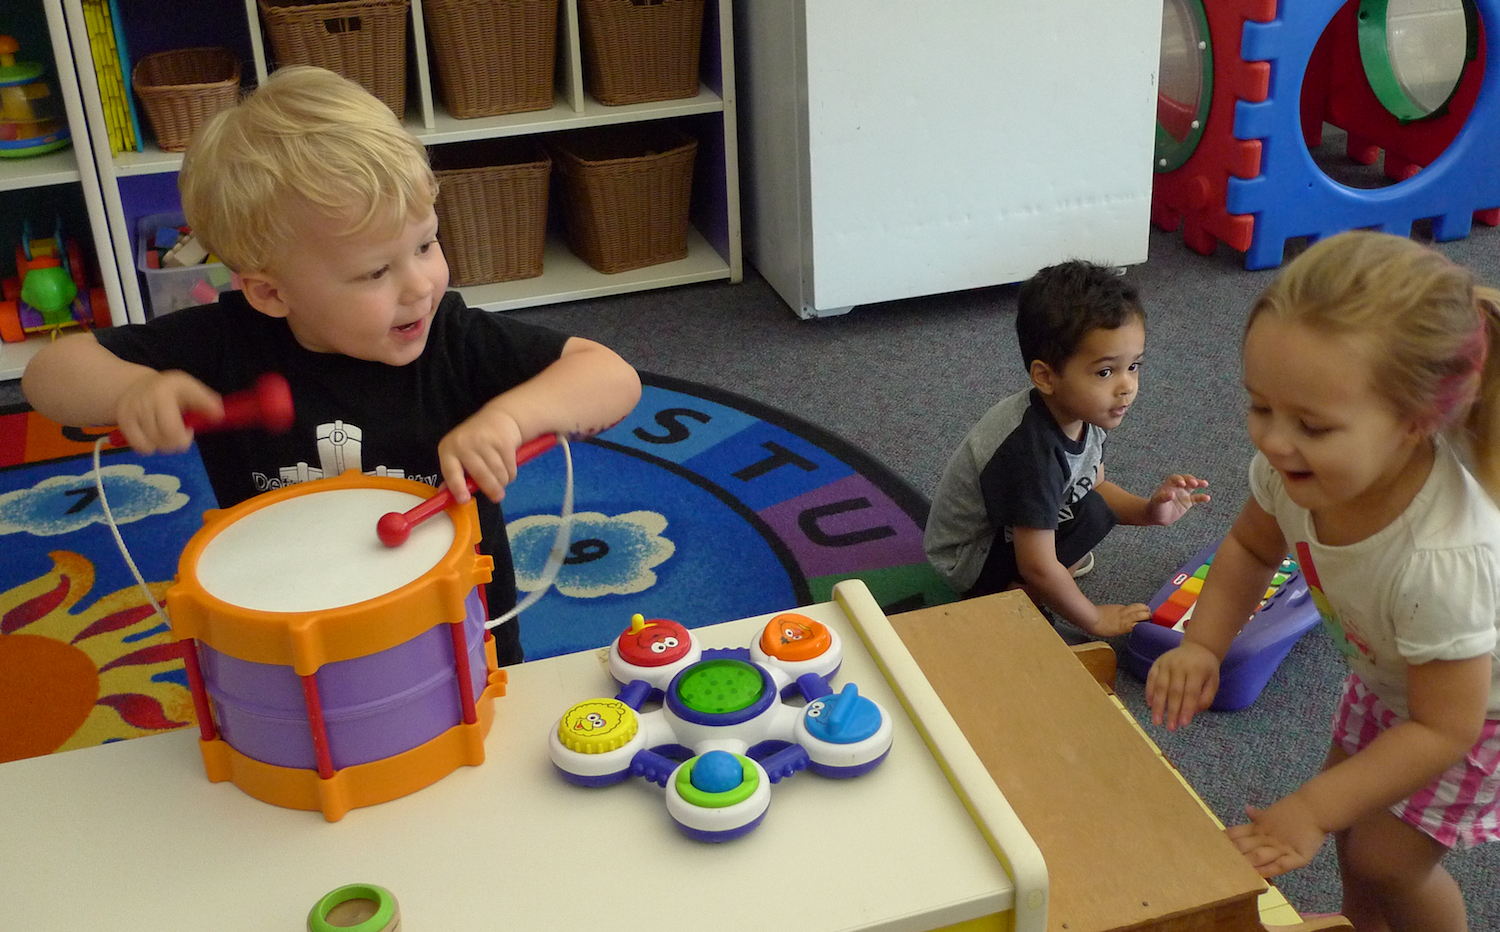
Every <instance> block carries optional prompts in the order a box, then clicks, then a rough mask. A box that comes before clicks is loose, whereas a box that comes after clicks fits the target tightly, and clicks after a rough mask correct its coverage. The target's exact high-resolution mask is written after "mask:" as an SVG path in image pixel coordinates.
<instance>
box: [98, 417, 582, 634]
mask: <svg viewBox="0 0 1500 932" xmlns="http://www.w3.org/2000/svg"><path fill="white" fill-rule="evenodd" d="M108 439H109V438H107V437H100V438H99V439H98V440H97V441H95V442H94V490H95V491H96V492H98V494H99V507H101V508H103V509H104V520H105V522H106V523H108V524H109V532H110V533H111V534H113V535H114V538H115V545H116V546H117V547H119V548H120V555H121V556H123V557H124V558H125V565H126V566H128V567H130V574H131V575H132V576H134V577H135V582H136V585H138V586H140V587H141V591H142V592H144V593H145V594H146V599H147V600H148V601H149V602H150V603H151V607H152V608H153V609H155V610H156V614H158V615H160V616H161V618H162V619H163V620H166V618H167V613H166V611H165V610H163V609H162V607H161V604H160V603H159V602H157V601H156V596H155V595H153V594H152V592H151V587H150V586H148V585H147V584H146V579H145V577H143V576H142V575H141V570H140V567H138V566H136V565H135V558H134V557H132V556H131V555H130V548H128V547H126V546H125V539H124V538H123V537H121V536H120V527H119V525H118V524H116V523H115V515H114V512H112V511H111V510H110V508H109V498H108V497H107V496H106V495H105V494H104V473H103V472H102V471H101V469H100V465H99V452H100V450H102V449H103V448H104V444H105V442H106V441H107V440H108ZM557 443H558V446H560V447H562V455H563V465H564V469H565V473H564V481H563V500H562V509H561V510H560V511H559V513H558V519H559V520H558V523H557V537H556V538H555V539H554V540H553V541H552V551H551V552H550V553H548V554H547V563H546V565H544V566H543V567H542V576H541V580H540V582H539V584H538V585H537V587H536V588H535V589H533V590H531V592H530V593H528V594H527V596H526V598H524V599H522V600H521V602H520V604H518V605H517V606H516V607H515V608H513V609H511V610H510V611H508V612H506V613H505V614H504V615H501V616H500V617H499V618H493V619H491V620H489V621H487V622H485V623H484V626H485V628H486V629H490V628H494V627H497V626H499V625H502V624H504V623H505V622H507V621H510V620H511V619H512V618H514V617H516V616H517V615H519V614H521V612H523V611H525V610H526V609H528V608H530V607H531V606H533V605H535V604H536V602H537V600H538V599H540V598H541V597H542V596H544V595H546V594H547V590H549V589H551V588H552V583H553V582H555V581H556V580H557V574H558V573H559V572H561V571H562V567H563V561H564V560H566V559H567V557H568V547H569V545H570V544H571V543H572V535H573V451H572V450H571V449H570V448H569V447H568V438H567V437H565V436H563V435H562V434H558V435H557Z"/></svg>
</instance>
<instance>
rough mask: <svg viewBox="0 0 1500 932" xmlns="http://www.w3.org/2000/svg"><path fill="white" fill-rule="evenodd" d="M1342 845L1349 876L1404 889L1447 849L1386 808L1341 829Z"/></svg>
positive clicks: (1372, 886) (1375, 886)
mask: <svg viewBox="0 0 1500 932" xmlns="http://www.w3.org/2000/svg"><path fill="white" fill-rule="evenodd" d="M1338 845H1339V861H1340V863H1341V864H1342V867H1343V871H1344V874H1345V876H1346V878H1348V879H1350V880H1354V881H1356V882H1358V883H1360V884H1361V885H1363V886H1365V887H1367V888H1370V889H1375V890H1391V891H1394V890H1400V889H1402V888H1404V887H1408V886H1410V885H1412V884H1414V883H1420V882H1422V881H1423V880H1424V879H1425V878H1426V877H1427V875H1428V873H1429V872H1430V871H1431V870H1432V869H1433V868H1434V867H1435V866H1437V864H1438V862H1439V861H1441V860H1442V858H1443V855H1444V854H1445V853H1446V852H1447V849H1446V848H1444V847H1443V846H1442V845H1440V844H1438V842H1436V841H1435V840H1433V839H1432V838H1431V837H1429V836H1428V835H1425V834H1423V833H1422V832H1421V831H1420V830H1419V829H1417V828H1416V827H1415V826H1412V825H1409V824H1408V823H1406V822H1403V821H1401V820H1400V819H1398V818H1397V817H1396V816H1395V815H1393V814H1392V813H1391V812H1389V811H1386V810H1382V811H1381V812H1378V813H1374V814H1371V815H1368V816H1366V817H1365V818H1363V819H1361V820H1360V821H1359V822H1356V823H1355V824H1354V825H1352V826H1350V827H1349V829H1348V830H1347V831H1345V832H1342V833H1340V835H1339V840H1338Z"/></svg>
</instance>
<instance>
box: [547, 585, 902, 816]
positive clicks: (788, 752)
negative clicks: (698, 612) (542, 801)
mask: <svg viewBox="0 0 1500 932" xmlns="http://www.w3.org/2000/svg"><path fill="white" fill-rule="evenodd" d="M842 660H843V648H842V645H841V642H840V640H839V637H838V635H837V634H836V633H835V632H833V631H832V630H830V629H829V628H828V627H827V626H826V625H824V624H823V623H822V622H819V621H815V620H813V619H811V618H808V617H807V616H805V615H800V614H797V613H795V612H786V613H783V614H780V615H777V616H776V617H774V618H772V619H771V620H770V621H769V622H768V623H767V624H766V627H765V629H764V631H763V632H762V633H761V636H760V638H759V639H758V640H757V641H756V642H755V643H754V644H752V645H751V646H750V647H749V648H748V649H746V648H730V649H722V650H719V649H709V650H704V649H703V648H701V647H700V646H699V645H698V643H697V641H696V639H695V638H694V636H693V633H692V632H691V631H689V630H688V629H687V628H685V627H683V626H682V625H680V624H678V623H677V622H675V621H668V620H666V619H652V620H650V621H647V620H646V619H645V618H643V617H642V616H640V615H636V616H635V617H634V618H633V619H632V620H631V625H630V627H629V628H627V629H626V630H625V631H624V632H622V633H621V634H620V636H619V637H618V638H617V639H615V641H614V642H613V643H612V644H611V645H610V648H609V672H610V675H611V676H612V677H614V679H615V680H616V681H617V682H618V683H620V684H621V686H622V687H623V688H622V689H621V690H620V691H619V693H617V694H616V696H615V697H614V698H612V699H607V698H601V699H588V700H585V701H583V702H579V703H577V704H575V705H574V706H572V707H571V708H569V709H568V710H567V712H565V713H563V716H562V718H561V719H560V720H559V721H558V723H557V727H556V728H554V729H552V732H551V734H550V736H549V738H548V750H549V752H550V754H551V756H552V763H553V764H555V765H556V766H557V769H558V770H559V771H561V772H562V775H563V777H564V778H566V779H567V780H568V781H569V782H572V783H576V784H579V785H581V786H606V785H608V784H611V783H619V782H621V781H623V780H625V779H626V778H628V777H631V776H640V777H645V778H646V779H648V780H652V781H654V782H656V783H658V784H660V785H662V786H664V787H666V790H667V794H666V795H667V812H668V813H670V814H671V816H672V818H673V819H674V820H676V822H677V826H678V828H680V829H682V831H683V833H684V834H686V835H687V836H688V837H690V838H695V839H697V840H699V841H710V842H720V841H729V840H731V839H734V838H738V837H740V836H741V835H744V834H746V833H748V832H749V831H750V830H752V829H754V828H755V827H756V826H757V825H759V824H760V822H761V820H762V819H763V818H765V814H766V810H767V807H769V806H770V804H771V784H772V783H778V782H780V781H781V779H782V778H783V777H789V776H791V775H792V774H794V773H796V772H797V771H799V770H802V769H804V768H805V769H811V770H812V771H813V772H814V773H817V774H821V775H822V776H825V777H836V778H843V777H857V776H860V775H862V774H864V773H868V772H869V771H870V770H873V769H874V768H875V767H876V766H877V765H879V764H880V762H881V761H883V760H885V757H886V754H887V753H888V752H889V751H890V749H891V736H892V726H891V717H890V715H889V714H888V713H887V712H886V711H885V709H883V708H881V707H880V705H879V704H877V703H876V702H874V701H873V700H871V699H868V698H866V697H864V696H861V695H860V694H859V689H858V687H856V686H855V685H854V684H853V683H846V684H845V685H844V686H843V688H842V689H841V690H839V691H838V692H835V691H834V689H833V687H832V686H831V685H830V683H829V681H830V680H831V679H832V677H833V675H834V674H835V673H837V672H838V668H839V665H840V663H841V662H842ZM799 696H800V698H801V699H803V700H805V702H806V704H805V705H802V704H797V703H795V702H793V701H787V700H788V699H789V698H791V699H795V698H796V697H799ZM657 699H659V700H660V701H661V707H660V708H658V709H655V710H653V711H649V712H644V713H643V712H641V711H640V710H641V707H642V706H643V705H644V704H645V703H646V702H648V701H652V700H657Z"/></svg>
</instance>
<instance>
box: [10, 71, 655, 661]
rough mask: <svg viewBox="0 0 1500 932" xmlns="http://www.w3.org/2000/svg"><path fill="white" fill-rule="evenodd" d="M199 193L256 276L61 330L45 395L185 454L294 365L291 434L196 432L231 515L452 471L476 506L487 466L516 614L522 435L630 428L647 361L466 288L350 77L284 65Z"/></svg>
mask: <svg viewBox="0 0 1500 932" xmlns="http://www.w3.org/2000/svg"><path fill="white" fill-rule="evenodd" d="M179 186H180V189H181V192H182V200H183V208H184V212H185V214H186V216H187V220H188V223H189V224H190V225H191V226H192V228H193V231H194V232H195V233H196V234H197V235H198V236H199V237H200V238H201V239H202V240H203V241H204V242H205V243H206V244H207V246H208V247H209V248H210V249H211V250H212V251H213V252H214V253H215V254H217V255H218V256H219V257H220V258H221V259H223V261H224V262H225V264H226V265H228V266H229V267H230V268H231V269H234V270H235V271H236V272H238V273H239V277H240V281H241V283H242V289H241V290H240V291H231V292H227V293H225V294H223V295H221V296H220V300H219V301H218V303H216V304H211V305H205V306H202V307H196V308H189V309H186V310H182V311H178V312H176V313H173V314H170V315H167V316H164V317H161V318H158V319H156V320H153V321H151V322H150V323H148V324H144V325H136V326H125V327H115V328H111V329H106V330H100V331H97V332H94V333H86V334H79V335H75V336H71V337H68V338H67V339H64V340H60V341H58V342H57V343H56V344H54V345H52V346H50V347H47V348H46V349H44V350H43V351H42V352H40V353H38V354H37V356H36V357H35V358H34V359H33V360H32V362H31V364H30V365H29V366H27V369H26V373H25V375H24V376H23V379H22V389H23V391H24V392H25V394H26V397H27V400H28V401H30V403H31V404H32V406H33V407H35V408H36V409H37V410H38V411H40V412H41V413H43V414H45V415H47V416H48V417H50V418H52V419H54V420H57V421H60V422H62V423H64V424H72V425H91V424H118V425H119V426H120V429H121V430H122V431H123V432H124V434H125V437H126V439H127V440H129V442H130V444H131V446H132V447H133V448H134V449H135V450H136V451H137V452H140V453H151V452H154V451H158V450H160V451H180V450H183V449H186V448H187V446H188V445H189V443H191V442H192V441H193V439H194V437H193V432H192V431H191V430H189V429H188V428H187V427H186V426H185V425H184V423H183V413H184V412H187V411H196V412H199V413H201V414H203V415H206V416H208V417H209V418H215V417H218V416H220V415H221V413H222V404H221V397H222V396H223V395H224V394H225V393H228V392H233V391H237V390H240V389H244V388H246V387H248V386H249V385H251V384H252V383H253V382H254V380H255V379H256V378H257V377H258V376H259V375H261V374H262V373H265V372H269V371H276V372H280V373H282V374H283V375H285V376H286V378H287V380H288V382H289V383H290V385H291V390H292V397H293V403H294V407H295V410H296V422H295V424H294V426H293V428H292V429H291V430H290V431H289V432H287V433H286V434H283V435H279V436H271V435H268V434H266V433H263V432H260V431H254V430H251V431H226V432H216V433H206V434H204V435H202V436H201V437H198V438H197V441H198V449H199V452H200V454H201V455H202V458H203V463H204V467H205V469H206V471H207V473H208V476H209V479H210V481H211V482H212V484H213V488H214V492H215V494H216V496H217V497H218V499H219V504H220V506H221V507H228V506H230V505H233V504H235V503H237V502H240V501H243V500H244V499H246V498H249V497H250V496H252V495H255V494H257V493H260V492H264V491H266V490H268V489H271V488H276V487H279V486H282V485H286V484H290V483H294V482H300V481H304V480H306V479H309V478H317V477H318V476H321V475H334V474H337V473H339V472H342V471H344V470H347V469H359V470H362V471H364V472H377V471H380V472H384V473H385V474H387V475H390V474H395V475H404V476H406V477H408V478H414V479H420V480H422V481H425V482H429V483H432V484H437V483H439V482H446V483H447V485H448V487H449V488H450V489H452V490H453V492H454V496H455V498H457V499H458V500H459V501H461V502H462V501H467V500H468V497H469V496H468V492H467V489H466V488H465V484H464V476H465V475H466V474H467V475H468V476H469V477H471V478H472V479H473V480H474V481H475V482H476V484H477V485H478V487H479V488H480V490H481V491H482V492H483V493H484V496H483V497H482V498H481V499H480V501H479V503H478V504H479V509H480V521H481V529H482V533H483V543H482V544H481V551H482V552H484V553H487V554H491V555H492V556H493V557H494V558H495V581H494V582H493V583H491V585H490V589H489V593H488V595H489V610H490V612H491V614H492V615H498V614H499V613H500V612H502V611H504V610H506V609H507V608H509V607H510V606H511V605H514V603H515V586H514V572H513V569H512V566H511V560H510V547H509V544H508V542H507V540H506V535H505V529H504V519H503V517H502V515H501V513H500V508H499V505H498V502H499V500H500V499H501V498H502V497H503V495H504V487H505V485H506V483H508V482H509V481H510V480H511V479H513V478H514V477H515V473H516V463H515V455H516V448H517V447H518V446H519V445H520V444H521V443H523V442H524V441H527V440H530V439H532V438H534V437H538V436H541V435H543V434H548V433H554V432H562V433H565V434H571V435H575V436H581V435H588V434H591V433H594V432H597V431H599V430H601V429H603V428H604V427H606V426H608V425H610V424H612V423H614V422H616V421H618V420H619V419H620V418H622V417H624V416H625V414H627V413H628V412H629V411H630V410H631V408H633V407H634V406H635V403H636V401H637V400H638V399H639V397H640V381H639V379H638V377H637V375H636V373H635V370H634V369H633V368H631V367H630V365H629V364H627V363H626V362H625V361H624V360H622V359H621V358H620V357H619V356H618V355H616V354H615V353H614V352H613V351H611V350H609V349H608V348H606V347H604V346H602V345H600V344H598V343H594V342H592V341H589V340H584V339H580V338H577V337H567V336H565V335H563V334H559V333H555V332H553V331H551V330H547V329H545V328H541V327H537V326H533V325H528V324H523V323H521V322H519V321H515V320H511V319H508V318H506V317H504V316H501V315H498V314H490V313H486V312H483V311H478V310H475V309H472V308H469V307H467V306H466V305H465V304H464V301H463V298H462V296H461V295H459V294H458V293H457V292H450V291H448V264H447V262H446V261H445V259H444V258H443V251H442V247H441V246H440V245H439V243H438V239H437V233H438V230H437V217H436V214H435V212H434V209H433V205H434V203H435V201H436V198H437V182H436V180H435V178H434V177H433V174H432V170H431V168H430V167H429V165H428V161H427V153H426V150H425V149H424V148H423V146H422V144H421V143H420V142H419V141H418V140H417V139H415V138H414V137H413V136H412V135H411V134H409V133H408V132H406V130H405V129H404V128H403V127H402V126H401V124H400V123H399V122H398V121H397V120H396V118H395V117H394V116H393V115H392V114H391V112H390V111H389V110H388V109H387V108H386V107H385V105H384V104H382V103H381V102H380V101H379V100H377V99H376V98H374V97H372V96H371V95H370V94H368V93H367V92H365V91H364V90H363V89H362V88H360V87H359V86H358V85H356V84H354V83H352V82H350V81H348V80H346V79H344V78H341V77H339V76H337V75H335V74H333V73H331V72H328V71H324V70H322V69H318V68H300V67H299V68H283V69H280V70H278V71H277V72H275V73H274V74H273V75H272V76H271V78H270V79H269V80H268V81H267V82H266V83H265V84H264V85H262V86H261V87H260V88H259V89H258V90H256V91H254V92H253V93H252V94H250V95H249V96H248V97H247V98H246V99H245V100H244V101H243V102H242V103H241V104H239V105H238V106H236V107H234V108H231V109H230V110H227V111H225V112H223V113H220V114H218V115H217V116H216V117H215V118H214V119H213V120H212V121H210V122H209V123H208V124H207V125H206V126H205V127H204V128H203V129H202V130H201V131H200V132H199V134H198V135H197V136H196V137H195V139H194V141H193V144H192V146H191V147H190V149H189V151H188V153H187V155H186V158H185V159H184V162H183V168H182V173H181V176H180V178H179ZM351 532H355V529H351ZM496 638H497V652H498V654H499V657H500V660H501V662H502V663H510V662H515V661H518V660H520V659H521V650H520V640H519V633H518V630H517V626H515V625H502V626H501V627H500V628H498V629H496Z"/></svg>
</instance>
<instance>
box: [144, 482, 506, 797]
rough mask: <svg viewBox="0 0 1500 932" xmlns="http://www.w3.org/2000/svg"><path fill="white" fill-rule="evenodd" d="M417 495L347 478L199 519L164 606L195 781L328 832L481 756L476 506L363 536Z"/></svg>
mask: <svg viewBox="0 0 1500 932" xmlns="http://www.w3.org/2000/svg"><path fill="white" fill-rule="evenodd" d="M435 492H436V490H435V489H433V488H432V487H431V486H427V485H424V484H423V483H420V482H412V481H409V480H405V479H391V478H384V477H373V476H362V475H360V474H358V473H357V472H349V473H345V474H344V475H342V476H339V477H337V478H333V479H320V480H317V481H314V482H305V483H300V484H297V485H293V486H288V487H286V488H283V489H280V490H277V491H274V492H268V493H266V494H264V495H259V496H256V497H255V498H253V499H250V500H249V501H246V502H243V503H241V504H240V505H238V506H236V507H234V508H230V509H227V510H223V511H210V512H208V513H207V514H206V515H204V526H203V528H202V529H201V530H199V531H198V533H197V534H195V535H194V536H193V539H192V540H191V541H190V542H189V543H188V546H187V548H186V549H185V550H184V551H183V554H182V559H181V561H180V563H179V564H178V571H177V581H176V583H175V584H174V585H173V586H172V588H171V589H170V590H169V591H168V592H167V607H168V610H169V612H170V614H171V619H172V631H173V633H174V634H175V635H176V636H177V637H178V639H179V640H181V641H183V642H185V647H186V649H185V650H184V652H183V653H184V657H185V659H186V661H187V672H188V681H189V685H190V687H191V688H192V692H193V698H194V702H195V703H196V705H197V710H198V720H199V725H200V728H201V730H202V740H201V741H200V747H201V749H202V751H203V760H204V766H205V768H206V769H207V771H208V776H209V779H210V780H212V781H214V782H216V783H217V782H221V781H224V780H231V781H233V782H234V783H235V785H236V786H238V787H239V788H240V789H242V790H244V791H245V792H246V793H249V794H250V795H251V796H254V797H256V798H257V799H261V800H264V801H266V802H269V803H274V804H275V805H279V806H286V807H288V808H292V809H318V810H321V811H322V813H323V815H324V817H325V818H327V819H328V820H329V821H335V820H337V819H340V818H342V817H343V815H344V813H346V812H347V811H348V810H349V809H351V808H355V807H358V806H368V805H373V804H375V803H379V802H385V801H386V800H390V799H395V798H396V797H399V796H404V795H406V794H407V793H411V792H414V791H416V790H419V789H421V788H422V787H424V786H427V785H428V784H431V783H433V782H435V781H437V780H439V779H441V778H442V777H444V776H446V775H447V774H448V773H450V772H452V771H453V770H454V769H455V768H457V767H459V766H460V765H463V764H471V765H472V764H479V763H481V762H483V760H484V737H485V734H486V732H487V731H488V730H489V726H490V723H491V721H492V720H493V717H494V710H493V701H494V698H495V697H496V696H499V695H504V692H505V674H504V672H503V671H501V670H499V669H498V668H497V667H496V664H495V652H494V647H493V641H492V640H491V639H488V638H487V637H486V633H485V627H484V624H485V621H486V613H485V611H484V603H483V600H482V599H481V598H480V595H479V589H478V588H477V587H478V586H480V585H483V584H484V583H486V582H488V581H489V579H490V576H491V572H492V568H493V563H492V561H491V560H490V558H489V557H485V556H480V555H479V554H478V553H477V552H476V546H477V544H478V542H479V524H478V517H477V511H476V509H475V507H474V505H473V503H472V502H470V503H469V504H468V505H466V506H464V507H462V508H449V509H448V510H447V511H446V512H445V513H444V515H445V517H446V518H447V519H448V520H442V519H440V518H437V517H434V518H432V519H431V520H428V521H424V522H422V523H421V524H419V525H417V526H416V527H414V528H413V529H412V532H411V534H410V536H409V537H408V538H407V540H406V542H405V543H403V544H402V545H401V546H399V547H387V546H385V545H384V544H382V543H381V542H380V539H379V537H378V536H377V534H376V530H375V528H376V524H377V522H378V521H379V520H380V518H381V516H382V515H385V514H387V513H390V512H406V511H409V510H411V509H412V508H413V507H414V506H416V505H418V504H420V503H421V502H422V500H423V499H425V498H427V497H430V496H432V495H433V494H435Z"/></svg>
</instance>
